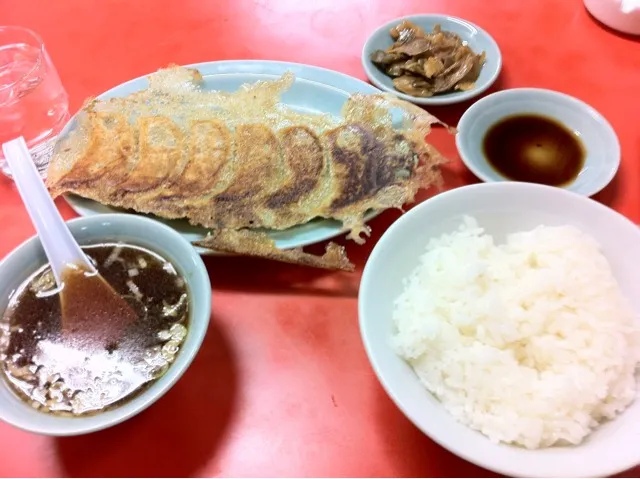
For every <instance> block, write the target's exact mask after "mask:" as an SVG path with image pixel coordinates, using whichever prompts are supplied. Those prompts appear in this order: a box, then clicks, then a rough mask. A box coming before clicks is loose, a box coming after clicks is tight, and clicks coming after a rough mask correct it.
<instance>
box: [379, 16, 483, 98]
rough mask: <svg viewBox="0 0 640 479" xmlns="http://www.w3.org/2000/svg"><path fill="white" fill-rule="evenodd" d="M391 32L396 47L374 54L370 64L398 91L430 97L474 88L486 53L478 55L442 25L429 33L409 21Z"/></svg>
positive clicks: (392, 46)
mask: <svg viewBox="0 0 640 479" xmlns="http://www.w3.org/2000/svg"><path fill="white" fill-rule="evenodd" d="M389 33H390V34H391V37H392V38H393V40H394V44H393V45H391V46H390V47H389V48H387V49H386V50H376V51H375V52H373V53H372V54H371V61H372V62H373V63H374V64H375V65H376V66H377V67H378V68H379V69H380V70H382V71H383V72H384V73H386V74H387V75H389V76H390V77H392V78H393V85H394V87H395V88H396V89H397V90H398V91H400V92H402V93H406V94H407V95H411V96H416V97H430V96H434V95H438V94H442V93H450V92H452V91H456V90H462V91H466V90H471V89H472V88H474V87H475V82H476V80H477V79H478V76H480V71H481V70H482V65H483V64H484V61H485V54H484V52H482V53H480V54H477V53H475V52H474V51H473V50H471V48H470V47H469V46H468V45H467V44H466V42H463V41H462V39H461V38H460V37H459V36H458V35H456V34H455V33H452V32H445V31H442V29H441V28H440V25H436V26H435V27H434V29H433V31H432V32H431V33H426V32H425V31H424V30H423V29H422V28H420V27H419V26H417V25H414V24H413V23H411V22H409V21H407V20H404V21H402V23H400V24H399V25H397V26H395V27H393V28H392V29H391V30H390V32H389Z"/></svg>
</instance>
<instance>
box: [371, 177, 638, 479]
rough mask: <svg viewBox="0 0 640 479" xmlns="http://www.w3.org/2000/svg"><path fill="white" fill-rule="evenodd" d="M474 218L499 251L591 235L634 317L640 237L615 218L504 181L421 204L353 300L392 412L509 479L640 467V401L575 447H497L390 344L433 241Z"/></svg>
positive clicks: (391, 232) (557, 194) (598, 208)
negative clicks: (514, 243) (402, 299)
mask: <svg viewBox="0 0 640 479" xmlns="http://www.w3.org/2000/svg"><path fill="white" fill-rule="evenodd" d="M465 215H469V216H472V217H474V218H476V219H477V220H478V223H479V224H480V225H481V226H482V227H483V228H484V229H485V231H486V232H487V233H488V234H490V235H492V236H493V237H494V238H495V240H496V243H498V244H500V243H502V242H503V241H504V240H505V238H506V236H507V235H508V234H510V233H515V232H517V231H528V230H531V229H533V228H535V227H537V226H540V225H545V226H561V225H572V226H575V227H577V228H579V229H580V230H582V231H583V232H584V233H586V234H588V235H590V236H591V237H593V238H594V239H595V240H596V241H597V242H598V243H599V244H600V246H601V251H602V253H603V254H604V256H605V257H606V258H607V260H608V261H609V263H610V265H611V268H612V271H613V274H614V276H615V277H616V279H617V281H618V284H619V285H620V288H621V291H622V292H623V294H624V295H625V296H626V297H627V298H628V300H629V301H630V303H631V307H632V308H633V310H634V312H635V313H636V315H637V317H640V296H639V295H638V294H637V292H638V290H639V289H640V268H638V265H640V248H638V245H639V244H640V229H638V227H637V226H636V225H634V224H633V223H632V222H631V221H629V220H628V219H627V218H625V217H623V216H622V215H620V214H619V213H617V212H615V211H614V210H612V209H610V208H607V207H606V206H604V205H602V204H600V203H598V202H596V201H594V200H592V199H590V198H587V197H585V196H582V195H578V194H576V193H572V192H569V191H566V190H563V189H561V188H554V187H551V186H545V185H536V184H532V183H517V182H509V183H507V182H502V183H480V184H476V185H471V186H464V187H461V188H457V189H454V190H450V191H447V192H445V193H442V194H439V195H436V196H434V197H433V198H431V199H429V200H427V201H425V202H423V203H421V204H419V205H417V206H416V207H414V208H413V209H411V210H410V211H408V212H407V213H406V214H404V215H403V216H401V217H400V219H398V220H397V221H396V222H395V223H394V224H393V225H391V227H390V228H389V229H388V230H387V231H386V232H385V233H384V234H383V235H382V238H381V239H380V240H379V241H378V243H377V244H376V246H375V248H374V249H373V252H372V253H371V255H370V256H369V259H368V261H367V264H366V266H365V269H364V272H363V276H362V281H361V283H360V292H359V297H358V314H359V324H360V334H361V336H362V340H363V343H364V346H365V349H366V352H367V355H368V358H369V361H370V362H371V365H372V367H373V370H374V371H375V373H376V375H377V376H378V379H379V380H380V382H381V383H382V386H383V387H384V389H385V390H386V392H387V394H388V395H389V396H390V397H391V399H392V400H393V401H394V402H395V404H396V405H397V406H398V408H399V409H400V410H401V411H402V412H403V413H404V414H405V416H407V418H409V419H410V420H411V421H412V422H413V424H415V425H416V426H417V427H418V428H419V429H420V430H421V431H422V432H423V433H425V434H426V435H428V436H429V437H430V438H431V439H433V440H434V441H436V442H437V443H439V444H440V445H441V446H443V447H445V448H446V449H448V450H450V451H451V452H453V453H455V454H457V455H458V456H460V457H462V458H464V459H466V460H468V461H470V462H472V463H475V464H477V465H479V466H481V467H484V468H486V469H490V470H493V471H496V472H499V473H501V474H504V475H507V476H516V477H585V476H588V477H607V476H609V475H613V474H616V473H618V472H621V471H623V470H626V469H629V468H631V467H633V466H635V465H637V464H638V463H640V447H638V444H640V428H639V427H638V424H640V398H638V399H636V400H635V402H634V403H632V404H631V405H630V406H629V408H628V409H626V410H625V411H624V412H623V413H622V414H621V415H619V416H618V417H617V418H615V419H614V420H612V421H610V422H607V423H605V424H602V425H600V426H599V427H598V428H596V429H595V431H593V432H592V434H591V435H589V436H588V437H587V438H586V439H585V440H584V442H583V443H581V444H580V445H578V446H574V447H551V448H546V449H537V450H528V449H525V448H520V447H514V446H508V445H504V444H496V443H494V442H492V441H491V440H489V439H488V438H487V437H486V436H484V435H482V434H481V433H479V432H476V431H474V430H472V429H470V428H467V427H466V426H464V425H462V424H460V423H458V422H457V421H456V420H455V419H454V417H453V416H452V415H451V414H449V412H448V411H447V410H445V408H444V407H443V406H442V405H441V404H440V402H439V401H438V400H437V399H436V398H435V397H434V396H433V395H431V394H430V393H429V392H428V391H427V389H425V388H424V387H423V385H422V383H421V382H420V380H419V379H418V377H417V376H416V374H415V373H414V371H413V369H412V368H411V367H410V366H409V365H408V364H407V363H406V362H405V361H404V360H402V359H401V358H400V357H399V356H398V355H396V353H395V351H394V349H393V346H392V344H391V338H392V333H393V329H392V328H393V322H392V314H393V309H394V301H395V300H396V299H397V298H398V296H399V295H400V293H401V292H402V290H403V280H404V278H406V277H407V276H409V274H410V273H411V272H412V271H413V270H414V268H415V267H416V265H417V264H418V263H417V262H418V259H419V258H420V256H422V254H423V253H424V252H425V250H426V246H427V243H428V241H429V240H430V239H431V238H435V237H439V236H441V235H443V234H445V233H451V232H453V231H454V230H455V229H456V228H457V227H458V226H459V225H460V223H461V221H462V218H463V217H464V216H465Z"/></svg>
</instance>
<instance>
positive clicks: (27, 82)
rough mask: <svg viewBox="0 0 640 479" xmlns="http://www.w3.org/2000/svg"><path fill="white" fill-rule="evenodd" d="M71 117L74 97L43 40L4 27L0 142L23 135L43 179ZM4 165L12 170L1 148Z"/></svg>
mask: <svg viewBox="0 0 640 479" xmlns="http://www.w3.org/2000/svg"><path fill="white" fill-rule="evenodd" d="M68 120H69V97H68V95H67V92H66V91H65V89H64V88H63V86H62V83H61V82H60V77H59V76H58V72H56V69H55V67H54V66H53V63H52V62H51V59H50V58H49V55H48V54H47V51H46V50H45V47H44V44H43V43H42V39H41V38H40V37H39V36H38V35H37V34H36V33H34V32H32V31H31V30H28V29H27V28H23V27H13V26H9V27H3V26H0V144H2V143H4V142H6V141H8V140H11V139H13V138H16V137H18V136H23V137H24V139H25V141H26V142H27V147H28V148H29V151H30V152H31V156H32V157H33V161H34V163H35V164H36V167H37V168H38V171H39V172H40V175H41V176H42V177H43V178H44V177H45V176H46V174H47V168H48V166H49V161H50V159H51V155H52V153H53V147H54V145H55V141H56V137H57V136H58V133H60V130H62V128H63V127H64V125H65V124H66V123H67V121H68ZM0 169H1V170H2V172H3V173H4V174H5V175H7V176H9V177H11V171H10V169H9V166H8V164H7V161H6V160H5V158H4V155H3V153H2V148H0Z"/></svg>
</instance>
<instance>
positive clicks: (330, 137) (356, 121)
mask: <svg viewBox="0 0 640 479" xmlns="http://www.w3.org/2000/svg"><path fill="white" fill-rule="evenodd" d="M293 80H294V77H293V75H292V74H290V73H287V74H285V75H283V76H282V77H281V78H280V79H278V80H274V81H262V82H257V83H255V84H252V85H245V86H243V87H241V88H240V90H239V91H237V92H234V93H226V92H218V91H215V92H212V91H207V90H204V89H202V88H201V81H202V78H201V76H200V74H199V72H197V70H193V69H187V68H181V67H171V68H168V69H165V70H160V71H159V72H157V73H155V74H153V75H151V76H150V77H149V88H148V89H145V90H143V91H140V92H137V93H134V94H131V95H129V96H128V97H123V98H112V99H109V100H93V101H90V102H88V103H87V104H86V106H85V107H84V108H83V110H82V112H81V114H80V115H79V117H78V119H77V122H78V123H77V125H76V128H75V130H74V131H73V132H72V133H71V134H70V135H69V136H68V137H67V138H65V139H63V140H62V141H61V142H60V144H59V145H58V147H57V151H56V154H55V155H54V158H53V160H52V162H51V166H50V167H49V172H48V180H47V183H48V186H49V189H50V191H51V193H52V195H53V196H54V197H55V196H57V195H60V194H63V193H74V194H77V195H80V196H82V197H85V198H89V199H92V200H95V201H98V202H100V203H103V204H107V205H110V206H115V207H121V208H128V209H133V210H135V211H138V212H141V213H152V214H155V215H157V216H160V217H163V218H170V219H175V218H187V219H188V220H189V221H190V222H191V223H192V224H194V225H202V226H204V227H207V228H211V229H213V230H214V231H215V234H214V235H213V236H212V237H211V238H207V240H203V241H202V242H199V244H200V245H203V246H205V247H206V246H210V247H214V248H215V247H216V244H217V245H218V247H223V246H224V248H223V249H225V250H226V251H227V252H237V253H240V254H256V255H259V256H269V254H267V253H266V251H267V249H269V248H271V250H272V253H273V254H271V255H270V256H271V257H278V258H279V259H283V260H289V261H293V260H294V259H293V258H295V257H297V258H303V256H295V255H289V256H288V257H287V258H285V256H286V255H285V256H282V255H279V253H278V250H277V248H275V247H274V246H273V244H272V243H269V242H268V241H266V242H265V241H264V237H263V236H262V233H257V232H253V231H248V232H246V233H243V234H241V235H238V234H235V235H234V234H232V233H231V232H233V231H236V230H245V229H246V230H255V229H258V228H259V229H262V230H265V229H271V230H280V229H286V228H289V227H292V226H294V225H298V224H303V223H306V222H308V221H310V220H311V219H313V218H317V217H320V218H333V219H337V220H339V221H341V222H342V223H343V224H344V226H345V228H346V229H348V230H350V234H349V237H350V238H351V239H354V240H355V241H356V242H358V243H362V242H363V241H364V239H363V238H362V234H363V233H364V234H368V233H369V229H368V227H367V226H366V225H365V224H364V215H365V213H366V212H367V211H368V210H371V209H374V210H378V209H385V208H391V207H401V206H402V205H403V204H405V203H407V202H410V201H412V200H413V199H414V196H415V194H416V192H417V190H418V189H419V188H422V187H426V186H429V185H430V184H433V183H434V182H436V181H437V179H438V173H437V170H436V166H437V165H438V164H439V163H441V161H442V158H441V156H440V155H439V154H438V153H437V152H436V151H435V150H434V149H433V148H432V147H431V146H430V145H429V144H428V143H426V142H425V139H424V137H425V135H426V134H427V133H428V132H429V129H430V126H431V124H433V123H435V122H437V120H436V119H435V118H434V117H432V116H431V115H429V114H428V113H426V112H424V111H423V110H421V109H419V108H417V107H415V106H413V105H410V104H408V103H405V102H401V101H399V100H396V99H394V98H393V97H391V96H385V95H353V96H352V97H351V98H349V99H348V101H347V102H346V104H345V106H344V109H343V118H342V119H339V118H335V117H332V116H330V115H322V114H309V113H299V112H296V111H294V110H292V109H291V108H289V107H287V106H285V105H283V104H282V103H280V95H281V94H282V93H284V92H285V91H286V90H287V89H288V88H289V87H290V86H291V85H292V83H293ZM393 108H397V109H399V111H400V112H402V114H403V118H404V126H403V127H402V128H401V129H396V128H394V127H393V125H392V115H391V109H393ZM215 238H217V240H216V239H215ZM229 238H232V240H233V241H227V240H228V239H229ZM224 239H226V240H225V242H224V244H223V243H222V240H224ZM243 239H244V241H245V245H250V244H253V245H254V248H253V249H247V248H246V247H241V246H239V245H240V243H239V241H241V240H243ZM252 242H253V243H252ZM234 244H235V245H237V246H236V247H233V246H232V245H234ZM230 245H231V246H230ZM257 245H260V246H257ZM252 252H253V253H252ZM298 253H300V254H303V255H304V254H305V253H301V252H298ZM330 253H331V255H330V256H329V259H328V260H327V262H326V263H325V264H326V265H327V266H328V267H334V268H340V269H349V268H351V266H347V264H348V262H346V263H345V262H344V261H341V260H336V258H337V255H338V253H339V252H338V250H332V251H331V252H330ZM340 254H341V255H342V256H343V257H344V252H340ZM325 256H326V255H325ZM297 262H302V263H305V264H309V263H310V261H308V260H303V259H299V260H298V261H297ZM314 265H315V266H318V265H317V264H314Z"/></svg>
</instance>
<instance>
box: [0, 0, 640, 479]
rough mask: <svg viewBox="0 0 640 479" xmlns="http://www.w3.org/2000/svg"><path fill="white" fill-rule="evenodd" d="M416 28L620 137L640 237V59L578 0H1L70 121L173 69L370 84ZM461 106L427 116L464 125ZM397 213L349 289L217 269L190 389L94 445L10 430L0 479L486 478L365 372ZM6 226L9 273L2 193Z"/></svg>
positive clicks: (622, 200)
mask: <svg viewBox="0 0 640 479" xmlns="http://www.w3.org/2000/svg"><path fill="white" fill-rule="evenodd" d="M416 13H447V14H451V15H455V16H459V17H462V18H465V19H468V20H470V21H472V22H475V23H477V24H478V25H480V26H481V27H483V28H484V29H486V30H487V31H489V32H490V33H491V34H492V35H493V36H494V38H495V39H496V41H497V42H498V44H499V45H500V47H501V49H502V54H503V59H504V69H503V72H502V74H501V76H500V79H499V81H498V83H497V85H496V86H494V87H493V88H492V90H491V91H495V90H496V89H504V88H513V87H541V88H550V89H554V90H558V91H562V92H565V93H569V94H571V95H574V96H576V97H578V98H580V99H582V100H584V101H586V102H588V103H590V104H591V105H592V106H593V107H595V108H596V109H597V110H599V111H600V112H601V113H602V114H603V115H604V116H605V117H606V118H607V119H608V120H609V121H610V122H611V123H612V125H613V127H614V128H615V130H616V131H617V133H618V135H619V138H620V143H621V145H622V165H621V168H620V171H619V173H618V175H617V177H616V178H615V179H614V181H613V182H612V184H611V185H610V186H609V187H607V188H606V189H605V190H604V191H603V192H602V193H601V194H599V195H598V196H597V199H598V200H599V201H602V202H604V203H605V204H607V205H609V206H611V207H613V208H615V209H616V210H618V211H620V212H621V213H623V214H624V215H626V216H627V217H629V218H630V219H631V220H633V221H635V222H638V221H640V198H639V196H640V134H639V127H638V115H639V114H640V95H639V94H638V88H639V87H640V43H638V41H637V40H634V39H633V38H631V37H625V36H622V35H618V34H615V33H613V32H611V31H609V30H607V29H605V28H603V27H602V26H600V25H599V24H597V22H595V21H594V20H593V19H592V18H591V17H590V16H589V15H588V13H587V12H586V11H585V9H584V7H583V5H582V2H581V1H579V0H536V1H527V2H524V1H522V2H521V1H515V0H513V1H505V0H484V1H476V0H446V1H445V0H440V1H438V0H430V1H429V0H415V1H389V0H375V1H369V0H310V1H299V0H282V1H268V0H219V1H216V0H180V1H174V0H41V1H37V0H0V24H9V25H10V24H18V25H24V26H27V27H29V28H32V29H33V30H35V31H37V32H39V33H40V34H41V35H42V37H43V39H44V41H45V43H46V44H47V47H48V50H49V52H50V54H51V56H52V58H53V61H54V63H55V64H56V66H57V68H58V71H59V73H60V76H61V78H62V81H63V82H64V84H65V86H66V88H67V90H68V92H69V94H70V97H71V109H72V111H75V110H77V109H78V108H79V107H80V106H81V104H82V102H83V101H84V99H85V98H86V97H88V96H91V95H97V94H99V93H101V92H102V91H104V90H107V89H109V88H111V87H113V86H115V85H117V84H119V83H121V82H123V81H125V80H128V79H131V78H133V77H137V76H139V75H143V74H146V73H149V72H152V71H155V70H156V69H158V68H160V67H163V66H166V65H167V64H169V63H178V64H187V63H193V62H202V61H210V60H226V59H270V60H286V61H293V62H301V63H309V64H312V65H318V66H322V67H327V68H331V69H334V70H338V71H341V72H344V73H347V74H350V75H353V76H355V77H358V78H362V79H365V75H364V71H363V70H362V67H361V64H360V51H361V48H362V45H363V43H364V41H365V39H366V38H367V36H368V34H369V33H371V32H372V31H373V30H374V29H375V28H376V27H377V26H378V25H380V24H382V23H385V22H386V21H388V20H390V19H393V18H396V17H400V16H403V15H409V14H416ZM468 106H469V103H467V104H461V105H455V106H451V107H440V108H433V109H431V111H432V113H434V114H436V115H438V116H440V117H441V118H442V119H444V120H445V121H448V122H450V123H451V124H456V123H457V121H458V119H459V117H460V115H461V114H462V112H463V111H464V110H465V109H466V108H467V107H468ZM432 139H433V143H434V144H436V146H437V147H439V148H440V149H441V151H442V152H443V153H444V154H445V155H446V156H448V157H449V158H451V159H452V160H453V161H452V163H451V164H450V165H449V166H447V167H446V168H445V170H444V175H445V180H446V188H453V187H457V186H460V185H463V184H467V183H470V182H474V181H476V180H474V178H473V176H471V174H470V173H468V172H467V171H466V170H465V168H464V167H463V165H462V164H461V162H460V160H459V157H458V155H457V152H456V149H455V145H454V139H453V138H452V137H451V136H449V135H447V134H445V133H444V132H443V131H439V132H436V133H435V134H434V135H433V137H432ZM0 176H1V175H0ZM424 198H426V195H422V196H421V197H420V199H421V200H422V199H424ZM58 206H59V208H60V210H61V211H62V213H63V215H64V216H65V217H66V218H71V217H73V216H75V214H74V213H73V212H72V210H71V209H70V208H69V206H68V205H67V204H66V203H65V202H64V201H62V200H59V201H58ZM398 215H399V213H398V212H393V211H389V212H386V213H384V214H382V215H380V216H379V217H378V218H376V219H375V220H374V221H372V222H371V225H372V227H373V235H372V238H371V239H370V240H369V241H368V242H367V244H366V245H365V246H363V247H359V246H357V245H355V244H348V245H347V250H348V253H349V255H350V257H351V258H352V259H353V260H354V261H355V263H356V264H357V272H356V273H355V274H347V273H334V272H325V271H316V270H312V269H304V268H300V267H295V266H290V265H284V264H276V263H270V262H266V261H262V260H255V259H236V258H206V259H205V262H206V264H207V267H208V269H209V273H210V276H211V283H212V290H213V307H212V317H211V326H210V328H209V331H208V334H207V337H206V339H205V342H204V345H203V347H202V349H201V350H200V352H199V354H198V356H197V358H196V360H195V361H194V363H193V365H192V366H191V367H190V369H189V370H188V371H187V372H186V374H185V375H184V377H183V379H181V380H180V381H179V382H178V383H177V384H176V385H175V386H174V387H173V389H172V390H171V391H170V392H169V393H168V394H167V395H166V396H165V397H164V398H162V399H161V400H160V401H159V402H157V403H156V404H155V405H154V406H152V407H151V408H150V409H148V410H147V411H145V412H143V413H142V414H140V415H139V416H137V417H135V418H133V419H132V420H130V421H127V422H126V423H124V424H122V425H119V426H116V427H114V428H112V429H109V430H106V431H102V432H98V433H94V434H91V435H87V436H83V437H77V438H61V439H56V438H48V437H41V436H37V435H33V434H29V433H26V432H22V431H20V430H18V429H15V428H13V427H11V426H8V425H5V424H0V444H1V446H0V474H2V475H4V476H217V475H221V476H292V475H293V476H485V475H489V474H491V473H489V472H488V471H484V470H482V469H479V468H478V467H476V466H474V465H472V464H469V463H467V462H465V461H463V460H462V459H458V458H457V457H455V456H454V455H452V454H451V453H449V452H447V451H446V450H444V449H442V448H441V447H439V446H438V445H436V444H435V443H434V442H432V441H431V440H430V439H428V438H427V437H426V436H424V435H423V434H422V433H421V432H419V431H418V429H416V428H415V427H414V426H413V425H412V424H411V423H410V422H409V421H408V420H407V419H406V418H405V417H404V416H403V415H402V413H400V411H399V410H398V409H396V407H395V406H394V405H393V403H392V402H391V401H390V399H389V398H388V397H387V396H386V394H385V393H384V391H383V390H382V388H381V386H380V385H379V383H378V381H377V379H376V377H375V375H374V373H373V371H372V369H371V367H370V366H369V363H368V361H367V358H366V355H365V352H364V349H363V347H362V344H361V340H360V335H359V332H358V315H357V293H358V283H359V280H360V273H361V271H362V267H363V265H364V263H365V261H366V258H367V256H368V254H369V253H370V251H371V248H372V247H373V245H374V244H375V242H376V239H377V238H379V237H380V235H381V234H382V232H383V231H384V230H385V229H386V228H387V227H388V226H389V225H390V224H391V223H392V222H393V221H394V220H395V219H397V217H398ZM0 225H2V227H1V229H0V231H1V234H0V257H2V256H4V255H6V254H8V253H9V252H10V251H11V250H12V249H13V248H15V247H16V246H17V245H18V244H19V243H20V242H22V241H23V240H25V239H26V238H28V237H29V236H31V235H32V234H33V233H34V230H33V228H32V226H31V224H30V222H29V219H28V218H27V215H26V213H25V211H24V209H23V207H22V205H21V202H20V199H19V197H18V194H17V192H16V190H15V188H14V186H13V184H12V183H11V182H10V181H8V180H6V179H5V178H4V177H3V178H1V179H0ZM340 242H341V243H344V242H343V241H342V240H340ZM639 447H640V446H639ZM639 473H640V468H636V469H635V470H632V471H628V472H627V473H626V474H625V475H627V476H629V477H634V476H635V477H637V476H638V474H639Z"/></svg>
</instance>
